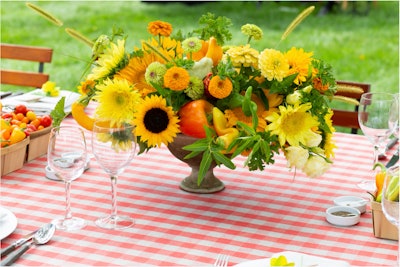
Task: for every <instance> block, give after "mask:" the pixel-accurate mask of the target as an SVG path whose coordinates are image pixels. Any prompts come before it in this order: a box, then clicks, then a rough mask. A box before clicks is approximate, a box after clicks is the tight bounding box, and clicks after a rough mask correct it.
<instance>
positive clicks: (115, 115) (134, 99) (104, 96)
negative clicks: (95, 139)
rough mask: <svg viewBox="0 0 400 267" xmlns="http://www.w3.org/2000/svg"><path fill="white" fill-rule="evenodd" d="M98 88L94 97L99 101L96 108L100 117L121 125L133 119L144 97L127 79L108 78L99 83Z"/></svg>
mask: <svg viewBox="0 0 400 267" xmlns="http://www.w3.org/2000/svg"><path fill="white" fill-rule="evenodd" d="M97 89H98V92H97V94H96V95H95V96H94V98H93V99H95V100H97V101H98V102H99V105H98V106H97V108H96V115H97V116H98V117H99V118H102V119H103V120H109V121H110V122H111V124H112V125H121V124H122V123H125V122H128V123H129V122H131V121H132V120H133V118H134V112H135V110H136V107H137V106H138V105H139V104H140V101H141V100H142V98H141V95H140V94H139V92H138V91H136V90H133V89H132V86H131V85H130V84H129V83H128V82H127V81H126V80H115V79H114V80H110V79H107V80H105V81H104V83H103V84H100V85H98V86H97Z"/></svg>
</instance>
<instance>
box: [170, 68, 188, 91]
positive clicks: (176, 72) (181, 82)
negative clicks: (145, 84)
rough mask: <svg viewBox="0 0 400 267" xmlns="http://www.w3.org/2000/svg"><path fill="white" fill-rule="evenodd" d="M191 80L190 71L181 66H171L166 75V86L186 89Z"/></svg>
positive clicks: (179, 89) (174, 88)
mask: <svg viewBox="0 0 400 267" xmlns="http://www.w3.org/2000/svg"><path fill="white" fill-rule="evenodd" d="M189 82H190V75H189V72H188V71H187V70H185V69H184V68H181V67H175V66H174V67H171V68H169V69H168V70H167V72H166V73H165V75H164V86H165V87H167V88H169V89H171V90H173V91H182V90H185V89H186V88H187V87H188V85H189Z"/></svg>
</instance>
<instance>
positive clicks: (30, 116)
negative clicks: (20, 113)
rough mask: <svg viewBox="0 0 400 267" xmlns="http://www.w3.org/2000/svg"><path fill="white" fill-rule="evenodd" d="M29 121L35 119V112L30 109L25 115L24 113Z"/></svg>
mask: <svg viewBox="0 0 400 267" xmlns="http://www.w3.org/2000/svg"><path fill="white" fill-rule="evenodd" d="M25 116H26V117H27V118H28V119H29V121H33V120H34V119H36V114H35V112H33V111H32V110H29V111H28V112H27V113H26V115H25Z"/></svg>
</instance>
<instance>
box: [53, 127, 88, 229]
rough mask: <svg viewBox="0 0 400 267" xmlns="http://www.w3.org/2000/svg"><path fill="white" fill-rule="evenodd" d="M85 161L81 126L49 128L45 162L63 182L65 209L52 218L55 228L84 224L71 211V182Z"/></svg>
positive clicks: (83, 137) (81, 171)
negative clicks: (59, 214)
mask: <svg viewBox="0 0 400 267" xmlns="http://www.w3.org/2000/svg"><path fill="white" fill-rule="evenodd" d="M86 162H87V150H86V140H85V135H84V133H83V131H82V129H81V128H79V127H75V126H59V127H54V128H53V129H51V132H50V138H49V144H48V149H47V163H48V165H49V167H50V168H51V169H52V170H53V171H54V173H55V175H56V176H57V178H59V179H60V180H62V181H64V183H65V195H66V209H65V216H64V218H59V219H55V220H53V223H54V224H55V226H56V228H57V229H61V230H66V231H71V230H79V229H81V228H83V227H85V226H86V224H87V223H86V221H85V220H84V219H82V218H78V217H73V216H72V212H71V201H70V200H71V198H70V195H71V193H70V192H71V182H72V181H73V180H75V179H76V178H78V177H79V176H81V174H82V173H83V171H84V169H85V165H86Z"/></svg>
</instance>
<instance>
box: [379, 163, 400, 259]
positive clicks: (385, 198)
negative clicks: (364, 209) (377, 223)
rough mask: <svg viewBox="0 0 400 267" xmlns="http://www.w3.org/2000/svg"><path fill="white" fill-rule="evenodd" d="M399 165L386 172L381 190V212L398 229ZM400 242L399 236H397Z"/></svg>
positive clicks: (399, 256)
mask: <svg viewBox="0 0 400 267" xmlns="http://www.w3.org/2000/svg"><path fill="white" fill-rule="evenodd" d="M399 189H400V183H399V165H397V166H393V167H391V168H389V169H387V170H386V176H385V181H384V183H383V188H382V210H383V213H384V214H385V217H386V218H387V219H388V221H389V222H390V223H392V224H393V225H395V226H396V227H397V229H399V230H400V227H399V209H400V204H399ZM399 235H400V234H399ZM399 240H400V236H399ZM397 262H398V263H400V247H399V248H398V253H397Z"/></svg>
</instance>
